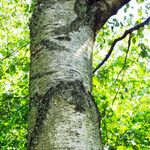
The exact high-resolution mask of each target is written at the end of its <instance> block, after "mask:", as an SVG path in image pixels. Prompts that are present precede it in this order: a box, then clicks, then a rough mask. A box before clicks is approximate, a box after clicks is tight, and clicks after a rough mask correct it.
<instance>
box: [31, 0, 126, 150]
mask: <svg viewBox="0 0 150 150" xmlns="http://www.w3.org/2000/svg"><path fill="white" fill-rule="evenodd" d="M125 3H127V1H126V2H125V1H116V0H112V1H111V0H109V1H106V2H105V1H100V0H99V1H98V0H95V1H94V0H91V1H90V0H89V1H88V0H82V1H81V0H39V1H37V5H36V7H35V10H34V12H33V15H32V18H31V20H30V21H31V23H30V31H31V32H30V33H31V70H30V99H31V100H30V111H29V131H28V133H29V134H28V135H29V136H28V148H29V149H31V150H54V149H56V150H61V149H62V150H69V149H70V150H101V149H102V144H101V140H100V126H99V122H100V120H99V114H98V110H97V107H96V105H95V102H94V101H93V99H92V98H91V95H90V93H91V88H92V85H91V79H92V47H93V43H94V38H95V35H96V30H98V29H100V28H101V27H102V26H103V24H104V23H105V21H106V20H107V19H108V18H109V17H110V16H111V15H113V14H114V13H116V11H117V10H118V9H119V8H120V7H121V6H123V4H125ZM108 10H109V11H108Z"/></svg>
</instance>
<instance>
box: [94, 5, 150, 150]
mask: <svg viewBox="0 0 150 150" xmlns="http://www.w3.org/2000/svg"><path fill="white" fill-rule="evenodd" d="M130 7H133V6H132V5H131V6H130ZM127 10H128V13H129V12H130V8H129V5H127V6H126V8H124V11H127ZM137 11H138V12H137V14H138V18H137V17H136V18H134V16H132V17H131V15H129V17H127V15H126V14H125V16H124V19H122V20H121V19H116V17H115V18H114V17H112V18H111V19H110V20H109V22H108V23H107V24H106V25H105V26H104V27H103V29H102V30H101V31H100V32H99V34H98V36H97V43H96V44H97V45H96V47H95V51H94V66H97V64H98V63H99V62H100V60H102V59H103V58H104V56H105V55H106V54H107V52H108V50H109V48H110V46H111V44H112V42H113V40H114V39H115V38H117V37H118V36H119V34H120V33H121V32H123V31H125V30H126V29H128V28H129V26H132V23H133V24H134V22H135V23H137V22H141V21H142V19H143V18H142V16H141V13H142V14H143V13H145V16H144V18H145V17H147V16H146V15H147V13H146V11H147V10H146V9H145V12H143V11H142V9H141V8H140V5H139V8H138V9H137ZM139 11H140V13H139ZM134 15H136V13H135V14H134ZM131 18H132V20H134V22H133V21H132V22H131ZM118 20H119V21H118ZM126 20H128V21H127V22H126ZM112 23H113V25H112ZM149 29H150V28H149V26H147V27H145V28H144V29H140V30H138V31H136V32H134V33H133V34H132V37H131V46H130V49H129V53H128V57H127V60H126V64H125V57H126V54H127V47H128V38H129V37H127V38H126V39H124V40H123V41H122V42H120V43H118V45H117V46H116V47H115V49H114V52H113V54H112V56H111V58H110V59H109V60H108V61H107V62H106V63H105V65H104V66H102V67H101V68H100V70H99V71H97V72H96V74H95V76H94V78H93V95H94V97H95V100H96V102H97V104H98V107H99V110H100V113H101V131H102V138H103V144H104V145H105V149H110V150H115V149H118V150H126V149H127V150H128V149H129V150H132V149H133V150H134V149H135V150H136V149H137V150H141V149H143V150H147V149H149V148H150V147H149V145H150V141H149V140H150V136H149V132H150V131H149V127H150V124H149V123H150V121H149V118H150V109H149V100H150V99H149V96H150V95H149V94H150V91H149V87H150V80H149V77H150V68H149V65H150V64H149V60H150V55H149V53H150V48H149V46H150V45H148V44H149V42H150V40H149V39H148V35H147V32H148V30H149ZM123 66H125V67H123Z"/></svg>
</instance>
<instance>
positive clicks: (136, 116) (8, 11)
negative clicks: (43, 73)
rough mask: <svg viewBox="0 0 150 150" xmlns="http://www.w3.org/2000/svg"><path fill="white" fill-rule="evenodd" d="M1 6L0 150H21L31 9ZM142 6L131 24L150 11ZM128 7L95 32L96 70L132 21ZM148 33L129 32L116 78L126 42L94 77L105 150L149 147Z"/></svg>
mask: <svg viewBox="0 0 150 150" xmlns="http://www.w3.org/2000/svg"><path fill="white" fill-rule="evenodd" d="M141 2H142V0H138V3H141ZM141 4H142V3H141ZM0 6H1V7H0V60H1V61H0V84H1V86H0V116H1V118H0V133H1V134H0V149H1V150H15V149H17V150H25V149H26V139H27V138H26V137H27V116H28V101H29V93H28V83H29V82H28V81H29V28H28V24H29V21H28V20H29V18H30V16H31V12H32V10H33V5H31V3H30V0H22V1H19V0H3V1H1V2H0ZM139 6H140V4H139ZM145 6H146V7H145ZM145 6H144V9H141V8H140V7H139V8H137V12H138V13H137V16H138V17H137V16H135V17H136V20H135V21H134V22H135V23H139V22H141V21H142V17H143V16H144V15H145V14H147V13H148V7H149V6H148V5H145ZM131 7H132V6H130V5H127V6H126V7H125V8H123V9H124V12H125V15H124V17H123V16H122V18H123V19H122V20H121V21H118V20H120V19H117V17H113V18H112V19H110V20H109V21H108V23H107V24H106V25H105V26H104V27H103V29H102V30H101V32H99V34H98V37H97V43H96V44H97V46H96V48H95V51H94V64H93V65H94V66H96V65H97V64H98V63H99V61H100V60H102V58H103V56H104V54H106V52H107V51H108V49H109V47H110V45H111V44H112V39H114V38H116V37H117V36H119V34H121V33H122V32H123V31H124V30H126V29H127V28H129V26H132V23H134V22H133V17H134V15H133V14H132V13H130V14H129V13H128V12H129V9H130V8H131ZM143 10H144V11H143ZM149 29H150V28H149V26H148V27H146V28H144V29H141V30H139V31H137V32H134V34H132V44H131V47H130V51H129V54H128V58H127V63H126V66H125V69H124V70H123V71H122V72H121V73H120V75H119V76H118V77H117V75H118V72H119V71H120V70H121V69H122V66H123V65H124V57H125V55H126V51H127V39H125V40H124V41H122V43H120V45H118V46H117V47H116V48H115V51H114V52H113V55H112V56H111V58H110V59H109V60H108V61H107V62H106V63H105V65H104V66H103V67H101V68H100V71H98V72H97V73H96V74H95V76H94V78H93V95H94V97H95V100H96V102H97V104H98V107H99V110H100V112H101V117H102V120H101V127H102V137H103V143H104V145H105V147H108V148H109V149H119V150H124V149H129V150H132V149H139V150H140V149H145V150H147V149H148V148H149V147H148V145H150V143H148V142H149V138H150V137H149V135H148V130H149V118H150V110H149V108H148V107H149V106H148V103H149V101H148V100H149V97H148V96H149V94H150V91H149V89H148V87H150V81H149V78H148V77H149V76H150V73H149V71H150V68H149V66H148V61H149V58H150V55H149V52H150V49H149V45H148V43H149V42H150V41H149V40H148V36H147V34H146V33H147V31H148V30H149Z"/></svg>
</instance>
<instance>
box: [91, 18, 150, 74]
mask: <svg viewBox="0 0 150 150" xmlns="http://www.w3.org/2000/svg"><path fill="white" fill-rule="evenodd" d="M149 22H150V17H148V18H147V19H146V20H145V21H144V22H142V23H140V24H138V25H136V26H135V27H133V28H130V29H129V30H126V31H125V32H124V34H123V35H122V36H121V37H119V38H117V39H115V40H114V42H113V43H112V45H111V48H110V50H109V52H108V53H107V55H106V57H105V58H104V59H103V60H102V62H101V63H99V64H98V65H97V67H96V68H95V69H94V70H93V74H94V73H95V72H96V71H97V70H98V69H99V68H100V67H101V66H102V65H103V64H104V63H105V62H106V61H107V60H108V58H109V57H110V55H111V53H112V51H113V49H114V47H115V45H116V43H117V42H118V41H121V40H122V39H124V38H125V37H126V36H127V35H128V34H131V33H132V32H133V31H135V30H138V29H140V28H141V27H144V26H145V25H147V24H148V23H149Z"/></svg>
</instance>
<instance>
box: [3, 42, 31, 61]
mask: <svg viewBox="0 0 150 150" xmlns="http://www.w3.org/2000/svg"><path fill="white" fill-rule="evenodd" d="M28 44H29V43H26V44H24V45H22V46H21V47H18V48H16V49H15V50H14V51H12V52H11V53H10V54H9V55H7V56H6V57H4V58H2V61H3V60H5V59H7V58H9V57H11V56H13V55H14V54H15V53H17V52H19V50H21V49H22V48H24V47H25V46H27V45H28Z"/></svg>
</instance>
